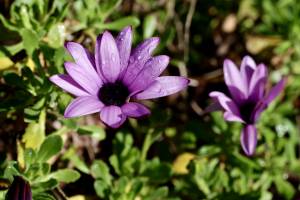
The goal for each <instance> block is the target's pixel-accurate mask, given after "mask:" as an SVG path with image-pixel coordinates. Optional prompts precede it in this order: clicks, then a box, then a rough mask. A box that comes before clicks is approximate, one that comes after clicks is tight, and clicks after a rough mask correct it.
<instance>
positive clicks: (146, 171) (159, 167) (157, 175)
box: [141, 159, 172, 183]
mask: <svg viewBox="0 0 300 200" xmlns="http://www.w3.org/2000/svg"><path fill="white" fill-rule="evenodd" d="M141 175H142V176H146V177H148V178H149V179H150V181H151V182H155V183H164V182H167V181H168V180H169V179H170V178H171V176H172V167H171V165H170V164H169V163H160V161H159V160H158V159H154V160H152V161H148V162H146V163H144V165H143V170H142V173H141Z"/></svg>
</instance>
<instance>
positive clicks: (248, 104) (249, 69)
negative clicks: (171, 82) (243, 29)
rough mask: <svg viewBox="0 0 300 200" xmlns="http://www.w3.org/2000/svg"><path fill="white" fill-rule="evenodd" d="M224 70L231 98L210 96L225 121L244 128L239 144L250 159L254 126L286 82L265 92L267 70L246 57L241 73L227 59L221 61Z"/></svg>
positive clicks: (283, 80) (255, 137)
mask: <svg viewBox="0 0 300 200" xmlns="http://www.w3.org/2000/svg"><path fill="white" fill-rule="evenodd" d="M223 70H224V79H225V83H226V85H227V87H228V90H229V92H230V94H231V97H228V96H226V95H225V94H224V93H221V92H211V93H210V94H209V96H210V97H212V98H213V99H214V100H215V102H216V103H217V104H218V105H217V107H221V108H223V110H224V111H225V113H224V118H225V120H227V121H235V122H241V123H243V124H244V128H243V130H242V133H241V144H242V147H243V150H244V152H245V153H246V154H247V155H252V154H253V153H254V151H255V147H256V143H257V131H256V128H255V123H256V122H257V120H258V119H259V117H260V115H261V113H262V112H263V111H264V110H265V109H266V108H267V106H268V105H269V104H270V103H271V102H272V101H273V100H274V99H275V98H276V97H277V96H278V95H279V94H280V92H281V91H282V90H283V88H284V85H285V79H282V80H281V81H279V83H277V84H276V85H275V86H274V87H273V88H272V89H271V90H270V91H269V92H267V91H266V83H267V68H266V66H265V65H264V64H259V65H256V63H255V62H254V60H253V59H252V58H251V57H249V56H245V57H244V59H243V61H242V64H241V69H240V71H239V70H238V68H237V67H236V65H235V64H234V63H233V62H232V61H231V60H229V59H226V60H225V61H224V68H223Z"/></svg>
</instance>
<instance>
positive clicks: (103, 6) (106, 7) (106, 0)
mask: <svg viewBox="0 0 300 200" xmlns="http://www.w3.org/2000/svg"><path fill="white" fill-rule="evenodd" d="M121 2H122V0H101V1H100V4H99V5H98V6H99V14H100V15H101V18H102V20H103V21H104V20H105V19H106V17H107V16H109V15H110V13H111V12H113V11H114V10H115V8H116V7H118V6H119V5H120V4H121Z"/></svg>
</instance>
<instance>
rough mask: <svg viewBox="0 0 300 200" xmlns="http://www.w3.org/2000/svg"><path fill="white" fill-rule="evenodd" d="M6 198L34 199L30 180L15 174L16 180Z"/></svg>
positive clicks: (10, 199) (18, 199)
mask: <svg viewBox="0 0 300 200" xmlns="http://www.w3.org/2000/svg"><path fill="white" fill-rule="evenodd" d="M6 200H32V195H31V189H30V185H29V183H28V181H26V180H24V179H23V178H22V177H20V176H15V177H14V181H13V182H12V184H11V186H10V187H9V189H8V191H7V194H6Z"/></svg>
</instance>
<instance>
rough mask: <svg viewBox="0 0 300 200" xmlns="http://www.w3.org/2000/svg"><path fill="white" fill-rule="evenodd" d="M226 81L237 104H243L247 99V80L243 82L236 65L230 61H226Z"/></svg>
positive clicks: (224, 68)
mask: <svg viewBox="0 0 300 200" xmlns="http://www.w3.org/2000/svg"><path fill="white" fill-rule="evenodd" d="M223 70H224V79H225V83H226V85H227V87H228V89H229V92H230V94H231V95H232V97H233V99H234V100H235V101H236V102H238V103H239V102H242V101H243V100H244V99H245V98H246V97H247V93H248V92H247V84H246V80H242V78H241V74H240V72H239V70H238V69H237V67H236V65H235V64H234V63H233V62H232V61H231V60H229V59H226V60H225V61H224V67H223Z"/></svg>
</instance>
